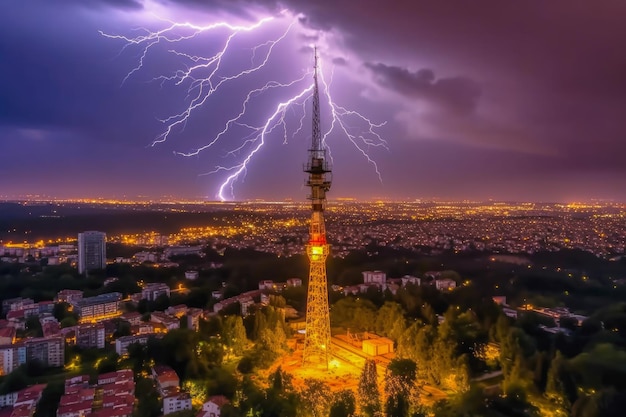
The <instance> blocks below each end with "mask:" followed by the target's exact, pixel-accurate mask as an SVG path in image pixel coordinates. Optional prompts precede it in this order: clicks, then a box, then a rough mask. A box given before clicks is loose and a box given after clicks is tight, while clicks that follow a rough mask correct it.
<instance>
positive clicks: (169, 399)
mask: <svg viewBox="0 0 626 417" xmlns="http://www.w3.org/2000/svg"><path fill="white" fill-rule="evenodd" d="M183 410H191V396H190V395H189V393H187V392H181V391H180V390H179V389H178V388H176V389H169V390H166V391H165V392H164V393H163V415H168V414H171V413H175V412H177V411H183Z"/></svg>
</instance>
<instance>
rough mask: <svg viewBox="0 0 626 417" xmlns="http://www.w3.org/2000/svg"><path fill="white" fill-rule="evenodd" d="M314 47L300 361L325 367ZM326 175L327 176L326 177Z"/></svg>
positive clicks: (324, 185) (321, 170)
mask: <svg viewBox="0 0 626 417" xmlns="http://www.w3.org/2000/svg"><path fill="white" fill-rule="evenodd" d="M317 71H318V67H317V49H316V50H315V67H314V73H313V80H314V90H313V138H312V145H311V149H309V159H308V161H307V163H306V164H305V167H304V172H307V173H308V174H309V178H308V180H307V186H309V187H311V194H310V195H309V200H311V209H312V212H311V225H310V229H309V243H308V245H306V253H307V256H308V257H309V262H310V270H309V288H308V295H307V304H306V332H305V337H304V353H303V358H302V359H303V363H304V364H305V365H306V364H322V365H324V366H326V368H328V362H329V359H330V316H329V308H328V281H327V278H326V258H327V257H328V253H329V251H330V245H329V244H328V243H327V242H326V228H325V226H324V209H325V207H326V192H327V191H328V190H329V189H330V183H331V181H330V172H331V169H330V165H329V164H328V162H327V161H326V149H325V148H324V144H323V143H322V134H321V130H320V97H319V90H318V85H317ZM327 174H329V175H328V177H327Z"/></svg>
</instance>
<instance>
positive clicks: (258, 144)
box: [100, 11, 388, 201]
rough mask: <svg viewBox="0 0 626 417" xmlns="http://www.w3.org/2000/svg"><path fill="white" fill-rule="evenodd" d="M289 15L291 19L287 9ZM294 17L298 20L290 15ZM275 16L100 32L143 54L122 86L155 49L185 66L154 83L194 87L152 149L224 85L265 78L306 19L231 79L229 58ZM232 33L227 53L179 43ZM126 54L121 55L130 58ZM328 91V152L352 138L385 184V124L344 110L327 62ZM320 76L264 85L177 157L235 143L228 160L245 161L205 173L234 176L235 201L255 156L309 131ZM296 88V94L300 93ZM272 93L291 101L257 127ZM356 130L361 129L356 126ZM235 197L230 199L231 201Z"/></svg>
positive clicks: (226, 186) (255, 52)
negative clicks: (256, 117) (271, 141)
mask: <svg viewBox="0 0 626 417" xmlns="http://www.w3.org/2000/svg"><path fill="white" fill-rule="evenodd" d="M281 15H282V16H287V15H288V13H287V12H286V11H283V12H282V13H281ZM290 17H292V16H290ZM276 20H277V19H276V18H275V17H264V18H261V19H259V20H257V21H256V22H253V23H250V24H248V25H234V24H231V23H229V22H226V21H220V22H215V23H211V24H208V25H203V26H201V25H195V24H192V23H188V22H183V23H180V22H171V21H166V22H167V23H168V24H169V25H168V26H166V27H165V28H163V29H160V30H157V31H150V30H148V29H145V28H144V29H142V31H143V34H142V35H139V36H136V37H129V36H124V35H111V34H107V33H104V32H100V33H101V35H102V36H105V37H107V38H111V39H115V40H121V41H123V42H124V46H123V47H122V51H124V50H125V49H127V48H131V47H136V48H138V49H139V53H138V57H139V58H138V60H137V64H136V65H135V66H134V67H133V68H132V69H131V70H130V71H129V72H128V74H127V75H126V76H125V77H124V79H123V81H122V84H124V83H126V82H127V81H128V80H129V79H130V78H131V77H133V76H134V75H135V74H136V73H138V72H139V71H141V70H142V68H143V67H144V65H145V62H146V59H147V57H148V56H149V54H151V53H152V51H153V50H155V46H157V45H159V44H167V45H168V46H171V48H170V49H168V50H167V52H168V53H169V54H171V55H172V56H174V57H176V58H177V59H179V60H181V61H182V62H183V67H182V68H181V69H178V70H176V71H175V72H174V73H173V74H170V75H160V76H158V77H156V78H153V79H152V81H155V82H160V83H161V84H163V83H166V82H167V83H172V84H173V85H174V86H183V87H185V86H186V88H187V99H186V101H187V104H186V106H185V107H184V108H183V109H182V111H180V112H178V113H175V114H172V115H170V116H167V117H165V118H163V119H161V120H160V121H161V123H163V125H164V128H163V131H162V132H161V133H160V134H159V135H158V136H157V137H156V138H155V139H154V140H153V141H152V143H151V144H150V146H156V145H158V144H160V143H163V142H165V141H167V140H168V139H170V137H171V136H172V135H173V134H174V133H175V132H178V130H182V129H184V127H185V125H186V124H187V123H188V122H189V120H190V117H191V116H192V115H193V114H194V113H195V112H196V111H198V110H200V109H201V108H202V107H204V106H205V105H208V104H207V102H208V101H209V99H210V98H211V97H212V96H213V95H214V94H215V93H216V92H217V91H219V90H220V89H221V88H222V87H223V86H224V85H227V84H229V83H236V82H237V81H238V80H242V79H244V78H246V77H248V76H251V75H252V74H254V73H257V72H259V71H260V70H261V69H262V68H264V67H266V66H267V64H268V62H269V61H270V59H271V57H272V53H273V51H274V49H275V47H276V46H277V45H278V44H279V43H281V42H282V41H283V40H284V39H285V38H286V37H287V36H288V34H289V33H290V31H292V29H293V26H294V25H295V24H296V23H297V22H298V18H297V17H295V18H293V17H292V19H291V21H290V23H289V24H288V25H287V26H286V28H285V30H284V31H283V32H282V33H280V34H279V35H278V36H276V37H275V38H271V39H266V40H265V41H263V42H261V43H258V44H257V45H256V46H254V47H253V48H251V50H250V59H249V62H248V63H247V64H245V65H242V66H240V69H239V70H237V71H236V72H234V73H231V74H225V70H224V68H223V65H222V63H223V61H224V59H225V58H227V57H228V56H229V52H230V51H231V50H233V49H237V47H236V46H235V42H236V41H237V38H238V37H239V36H241V35H242V34H244V33H249V32H254V31H255V30H258V29H260V28H261V27H262V26H265V25H268V24H270V23H271V22H275V21H276ZM217 30H220V31H226V32H227V36H226V37H225V39H224V40H223V42H222V44H221V47H219V48H218V50H217V52H215V53H214V54H212V55H207V56H204V55H195V54H191V53H187V52H183V51H181V50H177V49H175V48H176V45H178V44H183V43H185V42H190V41H192V40H194V39H197V38H198V37H199V36H200V35H202V34H204V33H212V32H214V31H217ZM122 51H120V53H121V52H122ZM318 64H319V70H318V73H319V74H320V78H321V83H322V86H323V88H322V90H323V94H324V95H325V96H326V99H327V103H328V108H329V112H330V120H331V122H330V124H329V126H328V128H327V130H326V131H325V133H324V135H323V138H322V143H323V145H324V147H325V148H326V149H327V150H328V152H329V155H330V147H329V145H328V139H330V138H331V136H333V132H338V133H340V134H341V135H343V136H345V137H346V138H347V139H348V140H349V141H350V142H351V143H352V145H353V146H354V147H355V148H356V149H357V150H358V151H359V152H360V153H361V154H362V155H363V156H364V157H365V158H366V160H367V162H368V163H370V164H371V165H372V166H373V167H374V170H375V171H376V174H377V175H378V178H379V180H380V181H381V182H382V176H381V173H380V171H379V169H378V166H377V164H376V162H375V161H374V160H373V159H372V158H371V157H370V155H369V151H370V149H371V148H373V147H383V148H385V149H388V147H387V142H386V141H385V140H384V139H383V138H382V137H381V136H380V135H379V134H378V133H377V129H379V128H380V127H382V126H383V125H384V124H385V122H383V123H375V122H372V121H371V120H370V119H369V118H367V117H365V116H364V115H362V114H361V113H359V112H357V111H354V110H349V109H347V108H345V107H343V106H340V105H338V104H336V102H335V100H334V99H333V98H332V96H331V85H332V78H333V75H334V70H333V73H331V77H330V82H326V80H325V78H324V75H323V74H324V71H323V70H322V67H321V60H320V61H318ZM312 81H313V80H312V71H310V72H306V73H304V74H303V75H302V76H300V77H297V78H294V79H292V80H290V81H286V82H280V81H277V80H270V81H266V82H265V84H263V85H261V86H260V87H257V88H254V89H252V90H250V91H249V92H248V93H247V95H246V96H245V98H244V99H243V101H242V102H241V106H240V109H239V111H238V113H236V114H234V115H233V116H232V117H230V118H229V119H228V120H225V122H224V124H223V125H222V129H221V130H220V131H219V132H218V133H217V134H216V135H215V136H213V137H212V138H210V139H208V140H207V141H206V143H205V144H204V145H202V146H200V147H198V148H196V149H194V150H191V151H187V152H182V151H174V154H176V155H179V156H182V157H192V156H196V155H199V154H200V153H202V152H204V151H207V150H209V149H211V148H212V147H214V146H215V145H216V144H217V143H218V142H222V141H224V140H231V141H233V142H232V144H231V143H229V148H230V150H229V151H228V152H227V153H226V155H225V157H228V158H235V159H239V162H235V163H233V164H232V165H217V166H215V168H214V169H213V170H211V171H209V172H206V173H204V174H200V175H213V174H218V173H222V172H226V173H228V175H227V177H226V179H225V180H223V182H222V183H221V185H220V187H219V190H218V192H217V197H218V198H219V199H220V200H221V201H225V200H228V199H232V198H234V185H235V183H236V182H237V181H238V180H240V179H242V178H243V177H245V174H246V173H247V170H248V165H249V164H250V162H251V161H252V160H253V159H254V157H255V155H256V154H257V153H258V152H259V151H260V150H261V149H262V148H263V146H264V145H265V143H266V141H267V139H268V137H269V136H270V135H272V134H273V133H275V131H280V132H281V136H282V138H283V143H287V142H288V140H289V139H290V138H294V137H295V136H296V135H298V134H300V132H301V131H302V130H303V126H304V120H305V118H306V102H307V100H308V99H309V98H310V97H311V95H312V93H313V88H314V84H313V82H312ZM294 89H295V90H296V92H295V93H294V92H293V90H294ZM270 90H283V91H284V94H287V95H288V96H289V97H288V98H287V99H285V100H282V101H280V102H279V103H278V104H277V105H276V106H275V107H273V108H274V110H273V112H272V113H271V114H269V115H268V116H267V118H265V119H264V121H263V122H261V123H255V122H250V121H249V120H250V119H252V118H253V117H252V115H251V114H250V113H251V110H250V109H251V108H252V107H254V108H257V107H260V105H256V107H255V105H254V103H255V100H256V99H257V98H258V97H261V96H264V95H265V94H266V93H267V92H268V91H270ZM289 110H291V111H292V112H293V114H295V115H296V116H297V115H298V114H299V119H298V120H299V124H298V126H297V128H295V129H293V133H291V135H290V134H289V131H290V127H291V126H290V124H289V123H288V115H289V114H288V111H289ZM352 124H354V126H353V125H352ZM235 128H237V129H238V130H237V131H240V130H241V129H243V130H244V131H247V133H245V134H244V136H243V137H240V136H239V137H237V139H234V138H233V136H235V134H234V132H233V130H234V129H235ZM227 193H228V194H229V195H227Z"/></svg>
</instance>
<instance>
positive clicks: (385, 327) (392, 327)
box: [374, 301, 406, 341]
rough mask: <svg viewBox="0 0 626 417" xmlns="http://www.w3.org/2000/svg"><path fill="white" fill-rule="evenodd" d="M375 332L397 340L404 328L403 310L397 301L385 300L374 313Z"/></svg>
mask: <svg viewBox="0 0 626 417" xmlns="http://www.w3.org/2000/svg"><path fill="white" fill-rule="evenodd" d="M374 329H375V330H376V333H378V334H380V335H383V336H387V337H389V338H391V339H392V340H394V341H398V340H399V339H400V337H401V336H402V334H403V333H404V331H405V330H406V323H405V321H404V311H403V310H402V306H400V304H398V303H394V302H390V301H387V302H386V303H385V304H383V306H382V307H381V308H380V309H379V310H378V313H376V324H375V328H374Z"/></svg>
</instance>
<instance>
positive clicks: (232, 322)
mask: <svg viewBox="0 0 626 417" xmlns="http://www.w3.org/2000/svg"><path fill="white" fill-rule="evenodd" d="M220 340H221V341H222V343H223V344H224V346H225V347H226V348H227V349H228V351H229V353H232V354H234V355H237V356H239V355H242V354H243V352H244V350H245V349H246V346H247V345H248V338H247V336H246V329H245V327H243V320H242V318H241V316H226V317H224V321H223V325H222V332H221V334H220Z"/></svg>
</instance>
